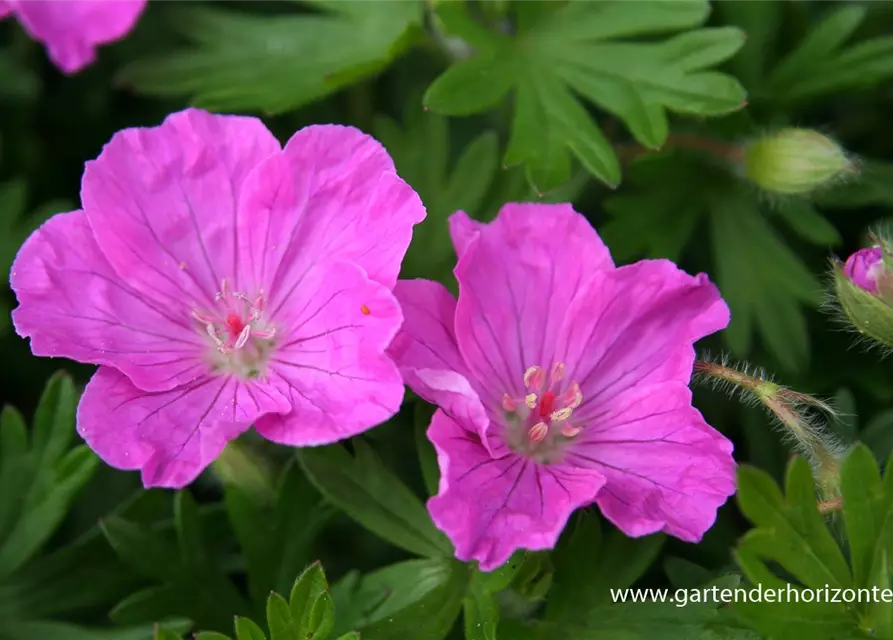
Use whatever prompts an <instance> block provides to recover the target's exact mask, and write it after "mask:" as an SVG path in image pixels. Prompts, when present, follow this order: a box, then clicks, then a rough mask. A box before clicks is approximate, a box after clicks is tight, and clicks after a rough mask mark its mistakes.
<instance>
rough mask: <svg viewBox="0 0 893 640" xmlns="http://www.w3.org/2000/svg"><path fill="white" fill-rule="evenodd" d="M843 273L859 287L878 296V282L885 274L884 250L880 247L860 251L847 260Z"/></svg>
mask: <svg viewBox="0 0 893 640" xmlns="http://www.w3.org/2000/svg"><path fill="white" fill-rule="evenodd" d="M843 273H844V275H846V277H847V278H849V279H850V280H851V281H852V283H853V284H854V285H856V286H857V287H861V288H862V289H865V290H866V291H867V292H868V293H871V294H874V295H877V292H878V280H879V278H880V277H881V275H882V274H883V273H884V250H883V249H881V248H880V247H871V248H868V249H859V250H858V251H857V252H856V253H854V254H853V255H851V256H850V257H849V258H847V261H846V263H844V265H843Z"/></svg>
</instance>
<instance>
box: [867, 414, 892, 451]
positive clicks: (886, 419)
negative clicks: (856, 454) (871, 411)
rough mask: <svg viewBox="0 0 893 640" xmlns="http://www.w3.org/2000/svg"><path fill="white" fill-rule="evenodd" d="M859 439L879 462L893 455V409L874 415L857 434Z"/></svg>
mask: <svg viewBox="0 0 893 640" xmlns="http://www.w3.org/2000/svg"><path fill="white" fill-rule="evenodd" d="M859 439H860V440H861V441H862V442H864V443H865V444H866V445H867V446H868V448H870V449H871V451H872V452H873V453H874V455H875V458H876V459H877V460H879V461H886V460H887V458H889V457H890V454H891V453H893V409H887V410H886V411H881V412H880V413H877V414H875V415H874V416H873V417H872V419H871V420H869V422H868V424H866V425H865V427H864V428H863V429H862V431H861V432H860V433H859Z"/></svg>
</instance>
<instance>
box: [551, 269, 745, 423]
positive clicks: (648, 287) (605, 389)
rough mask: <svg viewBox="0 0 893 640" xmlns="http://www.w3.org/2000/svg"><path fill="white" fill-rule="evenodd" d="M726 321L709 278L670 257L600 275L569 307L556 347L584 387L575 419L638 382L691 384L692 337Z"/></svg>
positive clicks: (558, 356) (725, 312)
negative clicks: (689, 271)
mask: <svg viewBox="0 0 893 640" xmlns="http://www.w3.org/2000/svg"><path fill="white" fill-rule="evenodd" d="M728 322H729V310H728V307H727V306H726V304H725V302H724V301H723V300H722V298H721V297H720V295H719V291H718V290H717V289H716V287H715V286H714V285H713V284H712V283H710V281H709V280H708V279H707V277H706V276H704V275H703V274H701V275H699V276H696V277H693V276H690V275H688V274H686V273H685V272H683V271H681V270H680V269H678V268H677V267H676V266H675V265H674V264H673V263H672V262H669V261H667V260H643V261H641V262H637V263H635V264H632V265H629V266H626V267H621V268H619V269H616V270H613V271H607V272H602V273H598V274H596V276H595V277H594V278H592V279H591V280H590V281H589V282H587V283H586V285H585V286H584V287H583V288H582V289H581V290H580V292H579V295H578V296H577V298H576V299H575V300H574V303H573V304H572V305H571V306H570V307H569V308H568V310H567V313H566V317H565V322H564V325H563V327H562V328H561V332H560V337H559V339H558V347H557V349H556V356H555V357H556V359H557V360H562V361H564V362H565V363H566V365H567V369H566V372H565V377H566V379H568V380H574V381H576V382H577V383H579V384H580V387H581V389H582V392H583V405H582V406H581V407H580V408H579V409H578V410H577V411H576V412H575V413H574V416H575V419H576V420H577V421H578V422H585V421H586V420H588V419H589V416H590V415H592V414H593V412H596V413H597V412H598V411H600V410H601V407H602V405H603V404H604V402H605V401H606V400H607V399H609V398H611V397H613V396H614V395H616V394H618V393H620V392H621V391H623V390H625V389H629V388H631V387H633V386H634V385H641V384H648V383H655V382H660V381H666V380H674V381H679V382H682V383H685V384H687V383H688V382H689V380H690V378H691V372H692V366H693V364H694V348H693V344H694V342H695V341H697V340H698V339H700V338H702V337H704V336H705V335H707V334H709V333H713V332H715V331H718V330H720V329H722V328H724V327H725V326H727V325H728Z"/></svg>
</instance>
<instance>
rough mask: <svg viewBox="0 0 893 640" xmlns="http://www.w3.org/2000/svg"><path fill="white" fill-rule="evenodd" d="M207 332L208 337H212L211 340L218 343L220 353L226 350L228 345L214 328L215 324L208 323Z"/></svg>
mask: <svg viewBox="0 0 893 640" xmlns="http://www.w3.org/2000/svg"><path fill="white" fill-rule="evenodd" d="M205 333H207V334H208V337H210V338H211V340H213V341H214V344H216V345H217V349H218V350H219V351H220V353H225V352H226V345H225V344H224V343H223V340H221V339H220V336H218V335H217V330H216V329H215V328H214V325H212V324H210V323H209V324H206V325H205Z"/></svg>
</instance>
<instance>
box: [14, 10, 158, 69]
mask: <svg viewBox="0 0 893 640" xmlns="http://www.w3.org/2000/svg"><path fill="white" fill-rule="evenodd" d="M5 4H6V7H5V11H6V13H9V12H10V11H14V12H15V14H16V17H17V18H18V19H19V21H20V22H21V23H22V26H23V27H24V29H25V31H27V32H28V34H29V35H30V36H31V37H32V38H34V39H35V40H37V41H38V42H42V43H44V44H45V45H46V47H47V50H48V52H49V56H50V59H51V60H52V61H53V62H54V63H55V64H56V66H57V67H59V68H60V69H61V70H62V71H63V72H65V73H74V72H76V71H80V70H81V69H83V68H84V67H86V66H87V65H89V64H91V63H92V62H93V61H94V60H95V59H96V49H97V47H98V46H100V45H104V44H108V43H110V42H115V41H116V40H120V39H121V38H123V37H124V36H125V35H126V34H127V33H129V32H130V31H131V30H132V29H133V27H134V25H136V21H137V19H138V18H139V16H140V14H141V13H142V12H143V9H145V8H146V0H40V1H36V0H9V1H8V2H6V3H5ZM3 15H5V13H4V7H3V6H0V17H2V16H3Z"/></svg>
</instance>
